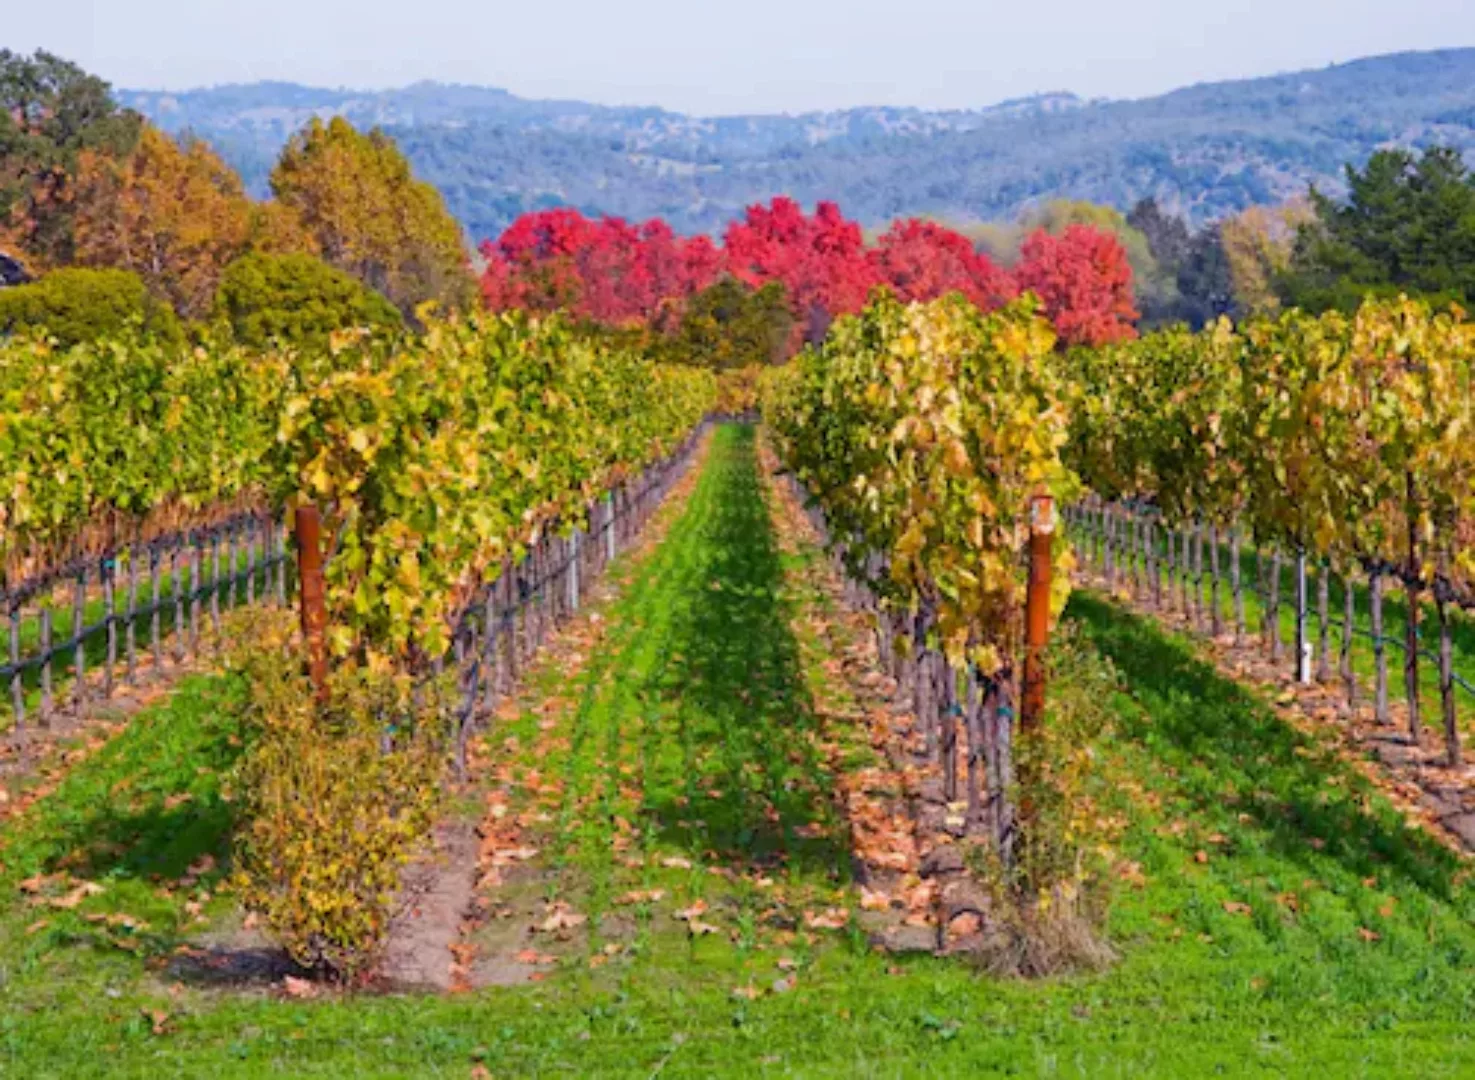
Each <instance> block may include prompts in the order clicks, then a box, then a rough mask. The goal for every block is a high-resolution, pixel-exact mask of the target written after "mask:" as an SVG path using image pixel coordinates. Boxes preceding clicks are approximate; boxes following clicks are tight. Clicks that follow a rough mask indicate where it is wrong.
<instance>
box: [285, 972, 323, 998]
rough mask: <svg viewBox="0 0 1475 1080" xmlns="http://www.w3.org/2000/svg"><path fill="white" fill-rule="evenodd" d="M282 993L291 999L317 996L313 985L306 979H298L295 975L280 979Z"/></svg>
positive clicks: (316, 989) (315, 986)
mask: <svg viewBox="0 0 1475 1080" xmlns="http://www.w3.org/2000/svg"><path fill="white" fill-rule="evenodd" d="M282 992H283V993H284V994H286V995H287V996H288V997H293V998H313V997H317V995H318V988H317V985H316V984H315V983H312V982H309V981H308V980H307V979H299V978H297V977H296V976H295V975H287V976H284V977H283V978H282Z"/></svg>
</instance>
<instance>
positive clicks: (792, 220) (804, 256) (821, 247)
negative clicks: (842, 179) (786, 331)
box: [725, 196, 879, 341]
mask: <svg viewBox="0 0 1475 1080" xmlns="http://www.w3.org/2000/svg"><path fill="white" fill-rule="evenodd" d="M725 248H726V254H727V265H728V270H729V272H731V273H732V274H733V276H735V277H736V278H737V279H738V280H740V281H742V282H744V283H745V284H748V285H752V286H761V285H765V284H767V283H768V282H770V281H776V282H779V283H780V284H782V285H783V286H784V289H785V291H786V292H787V293H788V296H789V303H790V304H791V305H792V308H793V312H794V316H795V319H796V322H797V328H798V332H799V333H801V334H802V335H803V336H804V337H805V338H806V339H808V340H811V341H814V340H817V339H818V338H820V337H823V336H824V333H825V331H826V330H827V329H828V328H829V324H830V321H831V320H832V319H834V318H835V316H837V315H846V314H850V313H852V312H856V311H859V310H860V309H861V308H862V307H864V306H865V302H866V298H867V296H868V295H869V293H870V291H871V287H872V286H873V285H875V284H877V282H878V280H879V279H878V277H877V274H876V270H875V268H874V267H873V266H872V265H871V262H870V260H869V259H868V258H867V257H866V248H865V240H864V238H863V237H862V235H861V231H860V226H859V225H857V224H856V223H855V222H853V221H850V220H849V219H847V218H846V217H845V216H844V215H843V214H842V213H841V212H840V208H839V207H838V206H836V205H835V204H834V203H832V202H822V203H820V204H819V205H818V206H816V207H815V211H814V215H813V216H812V217H808V216H806V215H805V213H804V211H803V209H802V208H801V207H800V206H799V204H798V203H797V202H795V201H794V200H793V199H790V198H787V197H783V196H780V197H779V198H776V199H774V200H773V201H772V202H770V203H769V204H768V205H767V206H764V205H762V204H761V203H760V204H755V205H753V206H750V207H748V209H747V212H746V213H745V214H744V215H743V219H742V220H741V221H735V222H733V223H732V224H731V225H729V226H728V228H727V235H726V238H725Z"/></svg>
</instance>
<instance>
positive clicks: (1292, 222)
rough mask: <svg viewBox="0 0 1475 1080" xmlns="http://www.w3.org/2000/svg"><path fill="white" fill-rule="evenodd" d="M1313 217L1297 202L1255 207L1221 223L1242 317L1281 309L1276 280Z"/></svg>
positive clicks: (1305, 205) (1220, 227) (1287, 264)
mask: <svg viewBox="0 0 1475 1080" xmlns="http://www.w3.org/2000/svg"><path fill="white" fill-rule="evenodd" d="M1312 217H1313V211H1312V209H1311V207H1310V205H1309V204H1308V203H1306V202H1305V201H1304V200H1300V199H1296V200H1292V201H1290V202H1287V203H1283V204H1281V205H1280V206H1251V207H1250V208H1248V209H1247V210H1243V211H1241V212H1240V213H1238V214H1235V215H1234V216H1233V217H1229V218H1225V219H1224V220H1223V221H1222V222H1221V223H1220V225H1219V236H1220V238H1221V240H1222V242H1223V245H1224V255H1225V257H1226V258H1227V259H1228V261H1229V274H1230V277H1231V279H1232V281H1233V285H1234V300H1235V305H1236V307H1237V308H1238V309H1239V311H1240V312H1241V313H1242V314H1247V315H1248V314H1257V313H1262V312H1267V311H1274V310H1276V309H1277V308H1278V307H1280V297H1279V296H1277V295H1276V291H1275V282H1276V278H1277V277H1278V275H1280V274H1282V273H1284V272H1285V270H1286V269H1287V268H1288V267H1289V266H1290V263H1291V254H1292V251H1293V249H1294V246H1295V242H1296V232H1297V229H1299V228H1300V226H1302V225H1304V224H1308V223H1309V222H1310V221H1311V219H1312Z"/></svg>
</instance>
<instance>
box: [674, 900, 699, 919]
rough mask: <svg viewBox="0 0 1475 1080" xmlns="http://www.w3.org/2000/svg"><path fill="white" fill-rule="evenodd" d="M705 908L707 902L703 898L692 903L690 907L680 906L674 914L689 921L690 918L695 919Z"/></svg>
mask: <svg viewBox="0 0 1475 1080" xmlns="http://www.w3.org/2000/svg"><path fill="white" fill-rule="evenodd" d="M706 910H707V902H706V901H705V900H698V901H696V902H695V903H694V904H692V905H691V907H688V908H682V909H681V910H680V911H678V912H676V913H675V914H676V917H677V918H678V919H682V920H686V921H690V920H691V919H695V918H696V917H697V916H698V915H701V914H703V913H704V912H705V911H706Z"/></svg>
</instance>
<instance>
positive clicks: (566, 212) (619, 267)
mask: <svg viewBox="0 0 1475 1080" xmlns="http://www.w3.org/2000/svg"><path fill="white" fill-rule="evenodd" d="M481 251H482V255H483V256H484V257H485V258H486V260H487V269H486V271H485V272H484V273H483V275H482V279H481V287H482V295H483V297H484V298H485V299H486V302H487V304H488V306H490V307H491V308H493V309H494V310H501V309H505V308H521V309H524V310H528V311H556V310H559V309H562V310H565V311H569V312H572V313H573V314H575V315H579V316H581V317H583V318H587V319H592V320H594V321H596V322H602V323H606V324H609V325H611V326H627V325H650V324H652V323H659V322H662V321H663V320H666V319H669V318H671V317H672V316H678V317H679V313H680V309H681V308H682V307H683V305H684V303H685V301H686V300H687V299H688V298H689V297H691V296H692V295H693V294H694V293H697V292H700V291H701V290H702V289H705V288H706V287H707V286H708V285H711V284H712V283H713V282H714V281H715V280H716V279H717V276H718V274H719V272H720V269H721V267H722V257H721V254H720V253H719V252H718V250H717V248H716V247H715V246H714V245H713V243H712V241H711V240H709V239H708V238H707V237H705V236H697V237H690V238H686V237H679V236H677V235H676V234H675V233H674V232H673V231H672V230H671V227H670V226H669V225H667V224H666V223H665V222H664V221H660V220H658V219H653V220H651V221H647V222H645V223H644V224H642V225H632V224H630V223H628V222H626V221H625V220H624V219H622V218H616V217H603V218H599V219H597V220H594V219H590V218H586V217H585V216H584V215H583V214H581V213H579V211H577V210H572V209H568V208H560V209H556V210H542V211H539V212H537V213H533V214H524V215H523V216H522V217H520V218H519V219H518V220H517V221H515V222H514V223H513V224H512V226H511V227H510V228H509V229H508V230H507V231H506V232H504V233H503V234H502V235H501V237H500V238H498V239H497V240H496V242H492V241H488V242H486V243H484V244H483V245H482V249H481Z"/></svg>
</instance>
